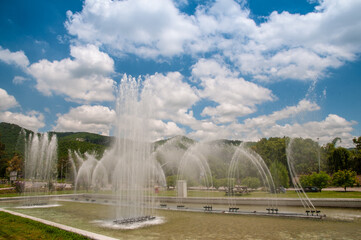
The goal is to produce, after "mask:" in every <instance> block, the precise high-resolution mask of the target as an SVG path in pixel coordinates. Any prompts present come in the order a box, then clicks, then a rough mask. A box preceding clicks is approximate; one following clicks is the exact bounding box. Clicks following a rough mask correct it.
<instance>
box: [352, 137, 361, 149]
mask: <svg viewBox="0 0 361 240" xmlns="http://www.w3.org/2000/svg"><path fill="white" fill-rule="evenodd" d="M352 141H353V143H354V144H355V145H356V149H357V150H361V137H358V138H354V139H352Z"/></svg>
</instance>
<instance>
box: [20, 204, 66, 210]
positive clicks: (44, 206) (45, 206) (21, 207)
mask: <svg viewBox="0 0 361 240" xmlns="http://www.w3.org/2000/svg"><path fill="white" fill-rule="evenodd" d="M59 206H61V205H60V204H39V205H29V206H18V207H15V208H20V209H29V208H50V207H59Z"/></svg>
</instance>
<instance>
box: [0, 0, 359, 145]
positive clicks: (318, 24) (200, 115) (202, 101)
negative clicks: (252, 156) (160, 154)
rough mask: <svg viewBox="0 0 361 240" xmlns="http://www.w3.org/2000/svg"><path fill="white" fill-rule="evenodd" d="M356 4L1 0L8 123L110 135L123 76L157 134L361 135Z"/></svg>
mask: <svg viewBox="0 0 361 240" xmlns="http://www.w3.org/2000/svg"><path fill="white" fill-rule="evenodd" d="M360 12H361V1H360V0H347V1H344V0H293V1H289V0H275V1H268V0H248V1H247V0H212V1H200V0H194V1H191V0H180V1H172V0H152V1H148V0H123V1H116V0H113V1H111V0H84V1H80V0H62V1H60V0H47V1H46V0H43V1H42V0H33V1H28V0H11V1H10V0H5V1H0V73H1V75H0V121H1V122H10V123H15V124H18V125H20V126H22V127H25V128H28V129H31V130H34V131H38V132H46V131H59V132H63V131H72V132H78V131H87V132H93V133H98V134H103V135H112V134H113V132H114V130H113V129H114V123H115V118H116V113H115V99H116V93H117V86H118V84H119V83H120V82H121V81H122V79H126V78H132V77H134V78H137V79H140V81H141V82H142V83H143V84H144V86H146V87H144V88H147V89H148V90H150V91H151V92H152V93H153V94H152V97H151V98H150V99H149V100H148V101H149V103H148V104H149V106H151V107H152V117H151V119H150V121H149V122H150V123H151V124H150V125H151V130H152V136H151V137H152V140H158V139H164V138H169V137H173V136H176V135H185V136H188V137H190V138H193V139H196V140H200V141H206V140H214V139H238V140H244V141H257V140H259V139H260V138H264V137H265V138H269V137H283V136H288V137H302V138H312V139H313V140H315V141H319V143H320V144H325V143H327V142H331V141H332V140H333V139H334V138H335V137H340V138H341V139H342V142H341V145H342V146H345V147H352V146H353V144H352V139H353V138H354V137H355V136H360V135H361V126H360V121H361V111H360V108H359V104H358V100H359V99H360V98H359V96H360V90H361V79H360V78H361V58H360V53H361V15H360V14H359V13H360Z"/></svg>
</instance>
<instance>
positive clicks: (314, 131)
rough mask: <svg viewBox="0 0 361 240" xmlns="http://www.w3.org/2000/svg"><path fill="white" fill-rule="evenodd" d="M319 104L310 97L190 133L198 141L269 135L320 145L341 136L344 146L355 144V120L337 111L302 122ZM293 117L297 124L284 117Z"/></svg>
mask: <svg viewBox="0 0 361 240" xmlns="http://www.w3.org/2000/svg"><path fill="white" fill-rule="evenodd" d="M318 109H319V106H318V105H317V104H315V103H313V102H310V101H308V100H305V99H303V100H301V101H300V102H299V103H298V104H297V105H296V106H288V107H286V108H284V109H281V110H279V111H275V112H273V113H271V114H270V115H264V116H260V117H256V118H249V119H246V120H245V121H244V122H242V123H237V122H233V123H231V124H229V125H214V124H212V123H207V125H208V127H203V128H199V129H197V130H195V131H193V132H190V133H189V134H188V136H189V137H192V138H195V139H199V140H215V139H221V138H227V139H242V140H244V141H258V140H259V139H261V138H269V137H284V136H288V137H302V138H311V139H313V140H315V141H318V142H319V143H320V144H326V143H328V142H331V141H332V140H333V139H334V138H335V137H340V138H341V139H342V144H341V145H342V146H345V147H352V146H353V143H352V140H351V139H352V138H353V136H352V134H351V132H352V131H353V127H352V126H353V125H355V124H356V122H355V121H347V120H346V119H345V118H342V117H340V116H338V115H336V114H329V115H328V116H327V117H326V118H325V119H323V120H322V121H309V122H304V123H300V122H299V119H300V118H299V116H300V115H303V114H307V113H308V112H312V111H317V110H318ZM288 118H293V120H294V123H293V124H290V123H284V121H283V120H285V119H288Z"/></svg>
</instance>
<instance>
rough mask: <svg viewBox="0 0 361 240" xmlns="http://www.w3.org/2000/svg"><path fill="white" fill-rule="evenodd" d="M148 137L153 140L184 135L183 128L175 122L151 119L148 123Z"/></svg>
mask: <svg viewBox="0 0 361 240" xmlns="http://www.w3.org/2000/svg"><path fill="white" fill-rule="evenodd" d="M149 128H150V138H151V139H152V140H153V141H154V140H159V139H164V138H170V137H174V136H177V135H185V130H184V129H181V128H179V127H178V126H177V124H176V123H175V122H164V121H162V120H156V119H152V120H150V123H149Z"/></svg>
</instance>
